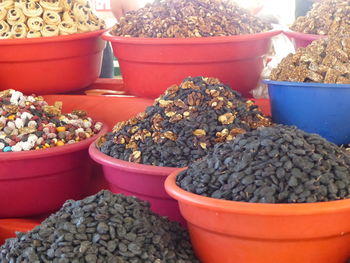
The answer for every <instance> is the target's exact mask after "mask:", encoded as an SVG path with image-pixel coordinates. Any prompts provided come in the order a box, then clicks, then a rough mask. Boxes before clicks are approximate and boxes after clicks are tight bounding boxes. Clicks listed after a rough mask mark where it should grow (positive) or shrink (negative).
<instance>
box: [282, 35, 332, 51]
mask: <svg viewBox="0 0 350 263" xmlns="http://www.w3.org/2000/svg"><path fill="white" fill-rule="evenodd" d="M283 33H284V34H285V35H286V36H287V37H289V39H290V40H292V41H293V43H294V47H295V49H298V48H300V47H307V46H308V45H310V44H311V43H312V41H314V40H317V39H320V38H324V37H327V36H321V35H312V34H304V33H299V32H294V31H284V32H283Z"/></svg>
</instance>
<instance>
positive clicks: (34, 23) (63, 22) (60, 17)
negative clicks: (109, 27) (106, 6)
mask: <svg viewBox="0 0 350 263" xmlns="http://www.w3.org/2000/svg"><path fill="white" fill-rule="evenodd" d="M103 28H105V22H104V21H103V20H102V19H100V18H98V17H97V16H96V15H95V14H94V13H93V12H92V9H91V7H90V5H89V3H88V1H87V0H40V1H39V0H2V1H0V39H11V38H35V37H53V36H59V35H71V34H75V33H85V32H90V31H96V30H100V29H103Z"/></svg>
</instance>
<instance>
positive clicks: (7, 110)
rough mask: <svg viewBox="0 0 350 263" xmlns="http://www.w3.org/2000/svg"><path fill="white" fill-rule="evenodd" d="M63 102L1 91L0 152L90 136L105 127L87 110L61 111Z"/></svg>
mask: <svg viewBox="0 0 350 263" xmlns="http://www.w3.org/2000/svg"><path fill="white" fill-rule="evenodd" d="M61 107H62V103H56V105H55V106H49V105H48V104H47V103H46V102H45V101H44V100H43V98H42V97H36V96H35V95H32V96H24V95H23V93H22V92H19V91H15V90H5V91H1V92H0V152H20V151H28V150H40V149H46V148H50V147H55V146H63V145H65V144H72V143H76V142H79V141H82V140H85V139H88V138H90V137H92V136H94V135H95V134H97V133H98V132H99V131H100V130H101V129H102V123H100V122H95V121H94V120H92V119H91V118H90V117H88V116H87V114H86V112H84V111H79V110H76V111H73V112H72V113H69V114H62V113H61Z"/></svg>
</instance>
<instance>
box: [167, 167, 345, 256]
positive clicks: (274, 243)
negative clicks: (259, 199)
mask: <svg viewBox="0 0 350 263" xmlns="http://www.w3.org/2000/svg"><path fill="white" fill-rule="evenodd" d="M177 174H178V171H176V172H174V173H172V174H171V175H170V176H169V177H168V178H167V180H166V182H165V188H166V191H167V192H168V194H169V195H170V196H172V197H173V198H175V199H176V200H178V201H179V206H180V211H181V213H182V215H183V216H184V217H185V219H186V221H187V225H188V228H189V231H190V235H191V241H192V244H193V246H194V249H195V252H196V254H197V256H198V257H199V259H200V260H201V262H203V263H296V262H298V263H345V262H346V260H347V259H348V258H349V256H350V221H349V218H350V200H349V199H348V200H341V201H332V202H322V203H311V204H256V203H245V202H233V201H227V200H219V199H214V198H208V197H204V196H200V195H196V194H193V193H189V192H187V191H185V190H183V189H181V188H180V187H178V186H177V185H176V182H175V179H176V176H177Z"/></svg>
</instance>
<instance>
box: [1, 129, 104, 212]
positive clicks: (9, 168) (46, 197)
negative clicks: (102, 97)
mask: <svg viewBox="0 0 350 263" xmlns="http://www.w3.org/2000/svg"><path fill="white" fill-rule="evenodd" d="M106 131H107V127H104V128H103V130H102V131H101V132H100V133H99V134H98V135H96V136H94V137H92V138H90V139H87V140H84V141H81V142H79V143H76V144H71V145H65V146H62V147H55V148H50V149H45V150H37V151H35V150H33V151H26V152H11V153H0V167H1V169H0V218H10V217H28V216H34V215H39V214H46V213H50V212H53V211H55V210H56V209H58V208H60V206H61V205H62V204H63V203H64V202H65V201H66V200H67V199H81V198H82V197H84V196H85V195H86V194H87V190H88V186H89V182H90V179H91V175H92V173H91V171H92V170H91V168H92V164H93V162H92V161H91V159H90V157H89V154H88V147H89V145H90V144H91V143H92V142H93V141H94V140H96V138H97V137H98V136H101V135H102V134H104V133H105V132H106Z"/></svg>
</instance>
